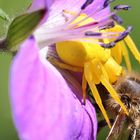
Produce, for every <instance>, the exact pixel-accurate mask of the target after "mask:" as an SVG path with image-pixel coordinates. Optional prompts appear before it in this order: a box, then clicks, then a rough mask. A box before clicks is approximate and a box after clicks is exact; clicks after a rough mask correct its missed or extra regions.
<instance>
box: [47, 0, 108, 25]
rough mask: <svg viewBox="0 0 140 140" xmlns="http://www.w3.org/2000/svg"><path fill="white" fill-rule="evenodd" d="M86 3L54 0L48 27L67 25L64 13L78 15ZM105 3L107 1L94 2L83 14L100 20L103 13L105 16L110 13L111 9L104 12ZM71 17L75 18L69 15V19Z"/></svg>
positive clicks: (76, 0)
mask: <svg viewBox="0 0 140 140" xmlns="http://www.w3.org/2000/svg"><path fill="white" fill-rule="evenodd" d="M85 1H86V0H71V2H70V1H69V0H54V2H53V5H52V7H51V8H50V13H49V17H48V20H47V23H46V25H47V26H48V27H51V26H53V27H54V26H58V25H62V24H63V23H65V16H64V14H63V11H64V10H66V11H68V12H71V13H75V14H78V13H79V12H80V11H81V7H82V5H83V4H84V3H85ZM104 2H105V0H94V1H93V2H92V4H90V5H89V6H88V7H87V8H85V9H84V10H83V11H82V13H85V14H87V15H89V16H90V17H93V18H94V19H96V17H97V18H98V19H99V17H101V16H102V14H103V13H104V15H105V14H106V15H107V14H108V13H109V7H107V8H105V9H104V10H102V9H103V4H104ZM70 16H72V17H73V16H74V15H73V14H72V15H70V14H69V17H70ZM102 17H103V16H102Z"/></svg>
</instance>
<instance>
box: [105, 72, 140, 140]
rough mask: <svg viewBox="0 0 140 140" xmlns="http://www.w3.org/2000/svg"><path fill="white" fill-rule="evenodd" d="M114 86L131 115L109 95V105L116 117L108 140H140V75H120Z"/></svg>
mask: <svg viewBox="0 0 140 140" xmlns="http://www.w3.org/2000/svg"><path fill="white" fill-rule="evenodd" d="M114 88H115V89H116V91H117V93H118V95H119V97H120V99H121V101H122V102H123V103H124V105H125V106H126V108H127V110H128V113H129V115H128V116H127V115H126V114H125V113H124V111H123V110H122V108H121V107H120V106H119V104H118V103H117V102H116V101H115V100H114V99H113V98H111V97H109V99H108V100H107V107H108V109H109V110H110V112H111V114H112V116H116V117H115V121H114V123H113V126H112V128H111V130H110V132H109V134H108V136H107V138H106V140H125V139H127V140H140V75H138V74H134V73H133V74H127V75H125V76H123V77H120V78H119V79H118V80H117V82H116V83H115V84H114Z"/></svg>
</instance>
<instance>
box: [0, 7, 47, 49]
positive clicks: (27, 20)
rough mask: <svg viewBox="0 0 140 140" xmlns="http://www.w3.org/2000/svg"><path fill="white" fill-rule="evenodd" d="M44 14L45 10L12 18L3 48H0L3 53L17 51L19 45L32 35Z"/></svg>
mask: <svg viewBox="0 0 140 140" xmlns="http://www.w3.org/2000/svg"><path fill="white" fill-rule="evenodd" d="M44 14H45V10H43V9H41V10H38V11H34V12H32V13H25V14H22V15H20V16H17V17H16V18H14V20H13V21H12V22H11V24H10V25H9V28H8V32H7V36H6V38H5V39H4V43H3V44H4V46H0V48H2V49H3V51H4V50H7V51H11V52H14V51H16V50H18V47H19V45H20V44H21V43H22V42H23V41H24V40H26V39H27V38H28V37H29V36H30V35H31V34H32V33H33V31H34V29H35V28H36V27H37V25H38V24H39V23H40V21H41V19H42V18H43V16H44ZM0 44H1V43H0Z"/></svg>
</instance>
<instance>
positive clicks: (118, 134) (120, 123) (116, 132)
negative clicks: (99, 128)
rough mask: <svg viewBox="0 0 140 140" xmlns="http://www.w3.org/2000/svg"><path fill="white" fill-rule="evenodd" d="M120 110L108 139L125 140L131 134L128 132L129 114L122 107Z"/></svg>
mask: <svg viewBox="0 0 140 140" xmlns="http://www.w3.org/2000/svg"><path fill="white" fill-rule="evenodd" d="M119 112H120V113H119V114H118V115H117V117H116V119H115V121H114V123H113V126H112V128H111V130H110V132H109V134H108V136H107V138H106V140H124V139H125V137H127V138H128V136H129V133H128V132H127V131H128V130H127V126H128V125H127V118H126V117H127V116H126V114H124V112H123V111H122V109H120V111H119ZM124 132H125V134H124Z"/></svg>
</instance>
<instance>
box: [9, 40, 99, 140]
mask: <svg viewBox="0 0 140 140" xmlns="http://www.w3.org/2000/svg"><path fill="white" fill-rule="evenodd" d="M64 75H65V73H64ZM66 76H67V77H68V74H67V75H66ZM69 79H70V80H71V82H72V83H73V84H74V85H75V87H73V88H72V89H71V88H70V87H69V85H68V83H67V82H66V80H65V79H64V78H63V77H62V75H61V74H60V72H59V71H58V70H57V69H56V68H55V67H54V66H52V65H51V64H50V63H49V62H48V61H47V60H46V58H45V56H43V55H41V54H40V52H39V49H38V48H37V46H36V43H35V41H34V40H33V39H29V40H27V41H26V42H25V43H23V45H22V46H21V49H20V51H19V52H18V54H17V56H16V57H15V58H14V62H13V64H12V68H11V77H10V92H11V94H10V97H11V102H12V103H11V105H12V112H13V117H14V122H15V126H16V128H17V131H18V134H19V137H20V139H22V140H54V139H58V140H75V139H79V140H80V139H82V140H87V139H91V140H93V139H96V132H97V120H96V114H95V110H94V108H93V106H92V105H91V104H90V102H89V101H88V100H87V102H86V106H84V105H82V104H81V102H80V101H79V99H78V94H79V95H80V94H81V88H80V85H79V83H78V82H77V81H76V80H75V79H74V78H72V77H70V78H69ZM75 94H77V96H76V95H75Z"/></svg>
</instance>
